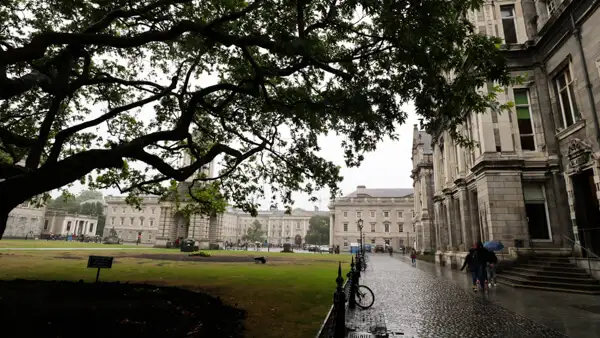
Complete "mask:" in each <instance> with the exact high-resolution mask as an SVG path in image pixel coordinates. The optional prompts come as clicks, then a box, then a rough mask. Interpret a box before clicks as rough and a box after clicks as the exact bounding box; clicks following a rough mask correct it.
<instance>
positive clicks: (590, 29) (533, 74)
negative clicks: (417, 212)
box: [430, 0, 600, 263]
mask: <svg viewBox="0 0 600 338" xmlns="http://www.w3.org/2000/svg"><path fill="white" fill-rule="evenodd" d="M598 6H599V3H598V1H593V0H580V1H572V0H563V1H560V0H548V1H541V0H539V1H531V0H528V1H525V0H523V1H510V0H507V1H486V2H485V4H484V6H483V7H482V8H481V9H480V10H478V11H475V12H474V13H472V15H471V17H470V19H471V20H472V22H474V24H475V26H476V27H477V30H478V32H479V33H481V34H487V35H495V36H498V37H500V38H502V39H503V41H504V44H503V45H502V47H501V48H502V49H503V51H504V52H505V54H506V56H507V58H508V60H509V66H510V67H511V71H512V74H513V75H515V76H516V75H520V76H522V77H523V78H524V79H525V81H524V82H523V83H522V84H520V85H517V86H514V87H511V88H505V89H504V92H503V93H500V94H499V95H498V99H499V101H501V102H508V101H512V102H514V103H515V106H514V108H513V109H512V111H511V112H509V113H503V114H497V113H495V112H493V111H490V112H488V113H486V114H480V115H472V116H471V117H470V118H469V120H468V121H467V122H466V123H465V125H464V128H463V130H461V132H462V133H464V135H465V136H467V137H469V138H470V139H472V140H474V141H476V142H477V143H478V147H475V148H473V149H465V148H462V147H460V146H458V145H456V144H455V143H454V142H453V140H451V139H450V137H449V136H448V135H447V134H441V135H435V137H434V138H433V140H432V146H433V169H434V184H433V187H434V194H433V213H434V219H435V222H434V223H435V226H434V228H435V238H436V240H435V241H436V248H437V249H438V251H439V253H440V256H439V257H440V259H441V260H453V258H452V257H453V254H452V253H453V252H456V251H460V252H464V251H465V250H466V249H467V248H468V247H469V246H470V245H471V244H472V243H473V242H474V241H475V240H478V239H481V240H484V241H485V240H501V241H502V242H503V243H504V244H505V245H506V246H508V247H515V246H516V247H528V246H530V245H533V246H534V247H535V248H536V250H548V251H552V250H554V251H561V250H562V249H565V251H567V250H568V249H566V248H569V247H570V241H569V239H567V238H572V239H574V240H575V241H577V242H579V243H580V244H581V245H584V246H586V247H589V248H590V249H592V250H594V251H596V252H599V251H600V231H599V230H600V228H599V227H600V209H599V203H598V198H599V197H600V194H598V190H600V184H599V183H600V171H599V162H598V158H599V156H600V147H599V141H598V140H599V139H600V126H599V123H598V106H599V102H600V69H599V68H598V67H599V64H600V40H599V39H598V36H600V13H598V11H597V9H598ZM482 90H483V91H484V92H486V91H487V88H482ZM430 211H431V210H430ZM451 263H454V262H451Z"/></svg>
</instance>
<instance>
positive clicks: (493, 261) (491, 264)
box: [483, 241, 504, 287]
mask: <svg viewBox="0 0 600 338" xmlns="http://www.w3.org/2000/svg"><path fill="white" fill-rule="evenodd" d="M483 247H484V248H486V249H487V250H488V251H489V254H488V262H487V263H486V272H487V277H488V281H489V286H490V287H494V286H497V285H498V284H497V283H496V265H497V264H498V257H497V256H496V254H495V253H494V251H501V250H502V249H504V245H503V244H502V243H501V242H500V241H491V242H485V243H483Z"/></svg>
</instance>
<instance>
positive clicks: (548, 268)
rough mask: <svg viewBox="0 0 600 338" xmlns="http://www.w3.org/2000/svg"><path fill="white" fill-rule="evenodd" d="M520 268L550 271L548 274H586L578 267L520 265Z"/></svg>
mask: <svg viewBox="0 0 600 338" xmlns="http://www.w3.org/2000/svg"><path fill="white" fill-rule="evenodd" d="M518 267H522V268H528V269H541V270H543V271H548V272H571V273H578V272H580V273H581V272H583V273H586V272H585V270H584V269H582V268H580V267H577V266H570V267H558V266H547V265H535V264H519V265H518Z"/></svg>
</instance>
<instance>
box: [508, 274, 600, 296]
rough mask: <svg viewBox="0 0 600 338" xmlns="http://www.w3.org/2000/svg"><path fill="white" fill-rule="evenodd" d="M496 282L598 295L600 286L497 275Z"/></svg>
mask: <svg viewBox="0 0 600 338" xmlns="http://www.w3.org/2000/svg"><path fill="white" fill-rule="evenodd" d="M498 281H507V282H509V283H512V284H519V285H531V286H537V287H546V288H554V289H562V290H580V291H593V292H599V293H600V284H573V283H563V282H551V281H537V280H529V279H527V278H523V277H517V276H510V275H498Z"/></svg>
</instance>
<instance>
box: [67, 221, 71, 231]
mask: <svg viewBox="0 0 600 338" xmlns="http://www.w3.org/2000/svg"><path fill="white" fill-rule="evenodd" d="M67 231H71V221H68V222H67Z"/></svg>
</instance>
